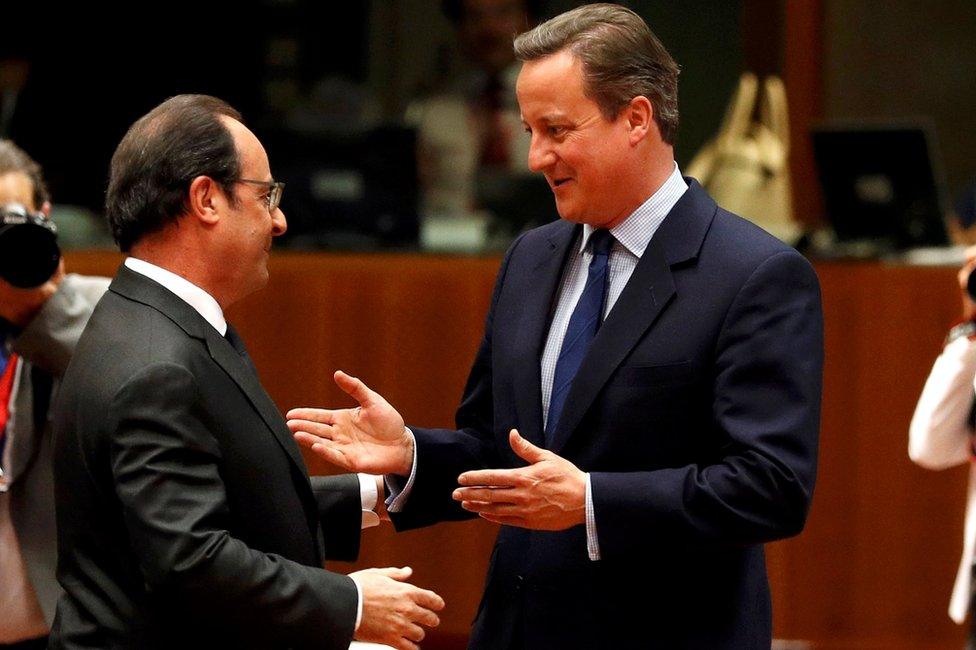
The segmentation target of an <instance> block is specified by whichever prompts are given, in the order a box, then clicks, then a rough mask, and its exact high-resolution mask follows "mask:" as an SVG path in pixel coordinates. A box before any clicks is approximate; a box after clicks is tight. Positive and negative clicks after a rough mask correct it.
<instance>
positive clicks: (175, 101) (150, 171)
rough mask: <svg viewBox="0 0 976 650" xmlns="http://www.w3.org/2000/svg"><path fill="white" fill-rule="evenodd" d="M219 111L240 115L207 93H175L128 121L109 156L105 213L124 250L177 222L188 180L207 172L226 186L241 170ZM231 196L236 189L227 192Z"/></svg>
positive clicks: (187, 192)
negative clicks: (109, 164) (137, 118)
mask: <svg viewBox="0 0 976 650" xmlns="http://www.w3.org/2000/svg"><path fill="white" fill-rule="evenodd" d="M221 116H226V117H229V118H231V119H234V120H237V121H238V122H240V121H241V114H240V113H238V112H237V111H236V110H235V109H234V108H232V107H231V106H230V105H229V104H227V103H226V102H224V101H223V100H220V99H217V98H216V97H210V96H208V95H177V96H176V97H171V98H169V99H167V100H166V101H165V102H163V103H162V104H160V105H159V106H157V107H156V108H154V109H153V110H151V111H150V112H149V113H147V114H146V115H144V116H143V117H141V118H140V119H139V120H138V121H137V122H136V123H135V124H133V125H132V126H131V127H130V128H129V130H128V132H126V134H125V136H124V137H123V138H122V142H120V143H119V146H118V147H117V148H116V150H115V153H114V154H113V155H112V164H111V173H110V177H109V183H108V192H107V194H106V197H105V214H106V217H107V218H108V223H109V227H110V228H111V229H112V236H113V237H115V241H116V243H117V244H118V245H119V249H121V250H122V252H128V251H129V249H130V248H131V247H132V245H133V244H134V243H136V242H138V241H139V240H140V239H141V238H142V237H143V236H145V235H147V234H149V233H152V232H155V231H158V230H161V229H162V228H163V227H165V226H166V225H167V224H169V223H172V222H174V221H176V220H177V219H178V218H179V217H180V215H182V214H183V212H184V210H185V209H186V201H187V198H188V196H189V190H190V183H191V182H192V181H193V179H194V178H196V177H197V176H209V177H210V178H212V179H213V180H214V181H215V182H216V183H217V184H218V185H219V186H220V187H222V188H224V189H225V190H226V189H227V187H229V185H230V184H231V183H232V182H233V181H234V180H235V179H236V178H237V177H238V176H239V175H240V160H239V158H238V155H237V147H236V146H235V145H234V138H233V136H232V135H231V133H230V131H229V130H228V129H227V127H226V126H225V125H224V124H223V123H222V122H221V121H220V117H221ZM228 195H229V197H230V200H231V201H232V202H233V201H235V200H236V199H235V194H234V193H233V192H228Z"/></svg>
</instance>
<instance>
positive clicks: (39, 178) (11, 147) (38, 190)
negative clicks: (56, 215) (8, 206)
mask: <svg viewBox="0 0 976 650" xmlns="http://www.w3.org/2000/svg"><path fill="white" fill-rule="evenodd" d="M17 172H19V173H21V174H24V175H25V176H27V178H29V179H30V182H31V187H32V188H33V191H34V196H33V197H32V198H33V200H34V209H35V210H40V209H41V207H42V206H43V205H44V204H45V203H48V202H49V201H50V200H51V194H50V193H49V192H48V190H47V184H46V183H45V182H44V175H43V174H42V173H41V166H40V165H38V164H37V162H36V161H35V160H34V159H33V158H31V157H30V156H28V155H27V152H25V151H24V150H23V149H21V148H20V147H18V146H17V145H15V144H14V143H13V142H12V141H10V140H0V176H2V175H4V174H14V173H17ZM24 207H30V206H24Z"/></svg>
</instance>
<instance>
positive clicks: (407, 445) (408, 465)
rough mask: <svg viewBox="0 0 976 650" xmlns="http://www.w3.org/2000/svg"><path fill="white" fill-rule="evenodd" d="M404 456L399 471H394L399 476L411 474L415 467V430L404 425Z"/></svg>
mask: <svg viewBox="0 0 976 650" xmlns="http://www.w3.org/2000/svg"><path fill="white" fill-rule="evenodd" d="M403 439H404V444H403V458H402V460H401V463H400V468H399V471H397V472H394V473H395V474H397V475H398V476H404V477H407V476H410V472H411V470H412V469H413V455H414V439H413V432H411V431H410V429H408V428H407V427H403Z"/></svg>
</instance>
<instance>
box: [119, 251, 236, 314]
mask: <svg viewBox="0 0 976 650" xmlns="http://www.w3.org/2000/svg"><path fill="white" fill-rule="evenodd" d="M129 255H130V256H132V257H135V258H138V259H140V260H143V261H145V262H149V263H150V264H154V265H156V266H158V267H159V268H161V269H165V270H167V271H169V272H170V273H173V274H175V275H178V276H180V277H181V278H183V279H184V280H186V281H187V282H191V283H193V284H194V285H196V286H198V287H200V288H201V289H203V290H204V291H206V292H207V293H209V294H210V295H211V296H213V298H214V300H216V301H217V304H218V305H220V308H221V310H223V311H226V310H227V308H228V307H230V306H231V305H232V304H233V303H234V302H236V300H235V299H233V298H232V297H231V296H229V295H228V292H226V291H222V290H221V289H220V287H219V286H218V284H217V283H216V282H215V281H214V279H213V274H212V273H211V272H210V271H209V270H208V268H207V264H206V261H207V259H208V257H207V256H206V255H204V254H203V252H202V251H198V250H196V247H193V246H192V245H191V246H187V245H184V243H183V242H181V241H180V240H179V239H178V238H176V239H174V238H171V237H165V236H162V233H154V234H152V235H148V236H146V237H144V238H143V239H142V240H140V241H139V242H138V243H137V244H134V245H133V246H132V248H131V249H130V250H129Z"/></svg>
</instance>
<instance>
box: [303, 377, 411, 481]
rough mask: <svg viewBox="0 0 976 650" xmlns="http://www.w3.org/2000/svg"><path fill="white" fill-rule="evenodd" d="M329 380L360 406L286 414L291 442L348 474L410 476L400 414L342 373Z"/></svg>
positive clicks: (408, 451)
mask: <svg viewBox="0 0 976 650" xmlns="http://www.w3.org/2000/svg"><path fill="white" fill-rule="evenodd" d="M334 377H335V382H336V384H337V385H338V386H339V388H341V389H342V390H343V391H345V392H346V393H347V394H348V395H349V396H351V397H352V398H353V399H354V400H356V401H357V402H358V403H359V406H358V407H356V408H351V409H338V410H330V409H318V408H296V409H292V410H290V411H288V414H287V418H288V428H289V429H291V431H292V433H293V434H295V440H296V441H298V443H299V444H301V445H303V446H305V447H307V448H309V449H311V450H312V452H313V453H315V454H316V455H318V456H319V457H321V458H322V459H323V460H325V461H327V462H329V463H332V464H334V465H338V466H339V467H342V468H344V469H347V470H350V471H353V472H364V473H367V474H400V475H402V476H407V475H409V474H410V468H411V465H412V464H413V436H411V435H410V433H409V432H408V431H407V429H406V427H405V426H404V424H403V418H402V417H401V416H400V414H399V413H398V412H397V411H396V409H394V408H393V407H392V406H390V403H389V402H387V401H386V400H385V399H383V396H382V395H380V394H379V393H376V392H374V391H372V390H370V389H369V387H368V386H366V384H364V383H363V382H362V381H360V380H359V379H357V378H355V377H351V376H350V375H347V374H346V373H344V372H342V371H341V370H338V371H336V373H335V376H334Z"/></svg>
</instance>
